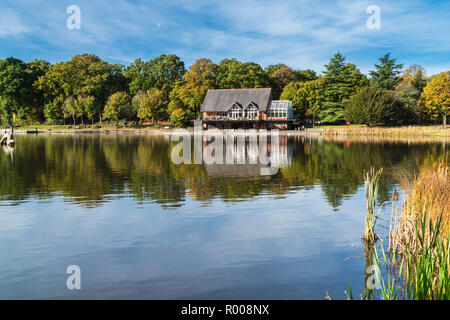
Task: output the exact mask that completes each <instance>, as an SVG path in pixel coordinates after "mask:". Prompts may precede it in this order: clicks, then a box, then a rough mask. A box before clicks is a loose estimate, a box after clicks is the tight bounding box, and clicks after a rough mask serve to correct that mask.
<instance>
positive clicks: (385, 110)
mask: <svg viewBox="0 0 450 320" xmlns="http://www.w3.org/2000/svg"><path fill="white" fill-rule="evenodd" d="M402 114H403V112H402V108H401V107H400V103H399V102H398V101H397V100H396V99H395V97H394V96H393V95H392V94H391V93H390V92H389V91H387V90H384V89H380V88H376V87H362V88H361V89H359V90H358V91H357V92H356V93H355V94H354V95H352V96H351V97H350V100H349V101H348V103H347V104H346V106H345V118H346V120H347V121H350V122H352V123H359V124H375V123H384V124H388V123H393V122H396V121H398V120H400V119H401V117H402Z"/></svg>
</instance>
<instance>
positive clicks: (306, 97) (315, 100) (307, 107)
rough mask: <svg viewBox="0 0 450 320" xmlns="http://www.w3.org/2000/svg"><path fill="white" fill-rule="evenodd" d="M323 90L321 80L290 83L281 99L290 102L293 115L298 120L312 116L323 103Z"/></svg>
mask: <svg viewBox="0 0 450 320" xmlns="http://www.w3.org/2000/svg"><path fill="white" fill-rule="evenodd" d="M323 90H324V84H323V79H317V80H312V81H307V82H300V81H296V82H291V83H289V84H288V85H287V86H286V87H284V89H283V93H282V94H281V99H283V100H290V101H292V106H293V108H294V113H295V115H296V116H297V117H298V118H304V117H305V116H309V115H313V116H314V115H315V114H317V113H318V112H319V110H320V107H321V105H322V103H323Z"/></svg>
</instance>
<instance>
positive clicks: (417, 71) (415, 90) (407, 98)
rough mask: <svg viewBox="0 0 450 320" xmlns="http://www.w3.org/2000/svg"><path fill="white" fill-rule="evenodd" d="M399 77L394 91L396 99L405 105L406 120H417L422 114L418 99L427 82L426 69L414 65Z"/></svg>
mask: <svg viewBox="0 0 450 320" xmlns="http://www.w3.org/2000/svg"><path fill="white" fill-rule="evenodd" d="M398 79H399V80H398V83H397V85H396V86H395V87H394V89H393V92H394V95H395V97H396V99H397V100H398V101H399V102H400V103H401V104H402V105H403V108H404V111H405V115H404V116H405V118H404V120H405V121H407V122H413V121H417V120H418V119H419V115H420V112H419V106H418V101H419V98H420V95H421V93H422V91H423V88H424V87H425V86H426V83H427V79H426V77H425V70H424V69H423V68H422V67H421V66H418V65H412V66H410V67H408V68H407V69H406V70H405V71H404V72H403V74H401V75H400V76H399V78H398Z"/></svg>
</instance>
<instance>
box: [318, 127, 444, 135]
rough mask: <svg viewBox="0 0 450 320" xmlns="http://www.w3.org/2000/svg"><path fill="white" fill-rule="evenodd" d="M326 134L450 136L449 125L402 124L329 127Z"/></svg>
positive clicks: (324, 131)
mask: <svg viewBox="0 0 450 320" xmlns="http://www.w3.org/2000/svg"><path fill="white" fill-rule="evenodd" d="M322 133H323V135H324V136H346V137H347V136H367V137H450V127H449V126H447V127H446V128H444V127H443V126H441V125H440V126H402V127H367V126H365V127H361V126H348V127H346V126H340V127H327V128H324V129H323V131H322Z"/></svg>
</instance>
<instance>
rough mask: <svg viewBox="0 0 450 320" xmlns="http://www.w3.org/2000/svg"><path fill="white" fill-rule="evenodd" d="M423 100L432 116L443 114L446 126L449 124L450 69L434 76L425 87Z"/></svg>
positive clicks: (425, 108) (427, 111) (426, 110)
mask: <svg viewBox="0 0 450 320" xmlns="http://www.w3.org/2000/svg"><path fill="white" fill-rule="evenodd" d="M421 100H422V106H423V108H424V111H425V113H427V114H428V115H431V116H437V115H439V114H442V115H443V123H444V126H445V125H447V113H448V111H449V110H450V71H445V72H441V73H439V74H438V75H436V76H434V77H433V78H432V80H431V81H430V82H429V83H428V84H427V85H426V87H425V88H424V89H423V93H422V96H421Z"/></svg>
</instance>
